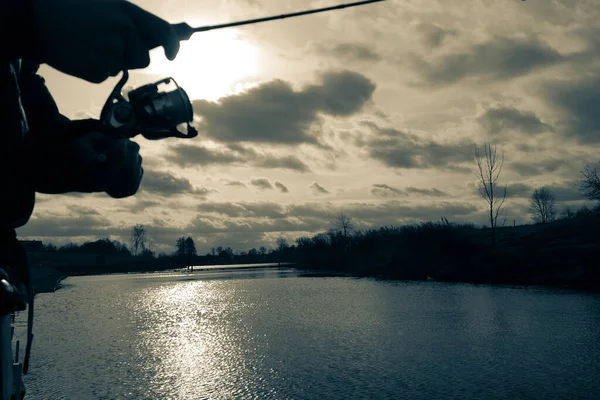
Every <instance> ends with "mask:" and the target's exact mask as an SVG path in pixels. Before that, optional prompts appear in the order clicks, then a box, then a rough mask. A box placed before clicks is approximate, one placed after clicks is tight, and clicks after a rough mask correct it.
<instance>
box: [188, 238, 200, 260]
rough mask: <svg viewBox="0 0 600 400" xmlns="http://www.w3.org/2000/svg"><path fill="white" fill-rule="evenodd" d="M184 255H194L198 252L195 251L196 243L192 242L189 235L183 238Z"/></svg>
mask: <svg viewBox="0 0 600 400" xmlns="http://www.w3.org/2000/svg"><path fill="white" fill-rule="evenodd" d="M185 255H186V256H196V255H198V252H197V251H196V243H194V239H192V238H191V237H189V236H188V237H187V239H185Z"/></svg>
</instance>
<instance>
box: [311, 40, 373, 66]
mask: <svg viewBox="0 0 600 400" xmlns="http://www.w3.org/2000/svg"><path fill="white" fill-rule="evenodd" d="M317 51H318V52H319V53H321V54H325V55H329V56H331V57H334V58H337V59H341V60H345V61H368V62H374V61H379V60H380V59H381V56H380V55H379V53H377V52H376V51H375V50H374V49H373V46H369V45H367V44H364V43H337V44H335V45H333V46H324V45H320V46H318V48H317Z"/></svg>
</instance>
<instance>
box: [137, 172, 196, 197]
mask: <svg viewBox="0 0 600 400" xmlns="http://www.w3.org/2000/svg"><path fill="white" fill-rule="evenodd" d="M140 189H141V190H143V191H146V192H149V193H152V194H155V195H159V196H170V195H173V194H180V193H197V192H198V191H197V190H196V189H195V188H194V186H192V184H191V182H190V181H189V180H188V179H186V178H178V177H176V176H175V175H174V174H172V173H171V172H165V171H155V170H154V171H153V170H146V171H144V178H143V179H142V183H141V185H140ZM200 193H201V194H202V193H203V191H202V190H200ZM204 194H207V193H206V192H205V193H204Z"/></svg>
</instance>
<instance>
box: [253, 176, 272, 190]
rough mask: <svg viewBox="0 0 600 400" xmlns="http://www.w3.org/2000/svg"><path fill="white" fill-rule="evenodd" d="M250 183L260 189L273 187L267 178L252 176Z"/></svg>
mask: <svg viewBox="0 0 600 400" xmlns="http://www.w3.org/2000/svg"><path fill="white" fill-rule="evenodd" d="M250 184H251V185H252V186H255V187H257V188H259V189H260V190H266V189H273V185H271V182H269V180H268V179H267V178H252V179H251V180H250Z"/></svg>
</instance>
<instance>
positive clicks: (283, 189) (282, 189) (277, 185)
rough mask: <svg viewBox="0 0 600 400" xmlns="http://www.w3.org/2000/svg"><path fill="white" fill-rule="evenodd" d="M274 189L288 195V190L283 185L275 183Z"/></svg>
mask: <svg viewBox="0 0 600 400" xmlns="http://www.w3.org/2000/svg"><path fill="white" fill-rule="evenodd" d="M275 187H276V188H277V189H279V191H281V193H289V189H288V188H287V186H285V185H284V184H283V183H281V182H279V181H275Z"/></svg>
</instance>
